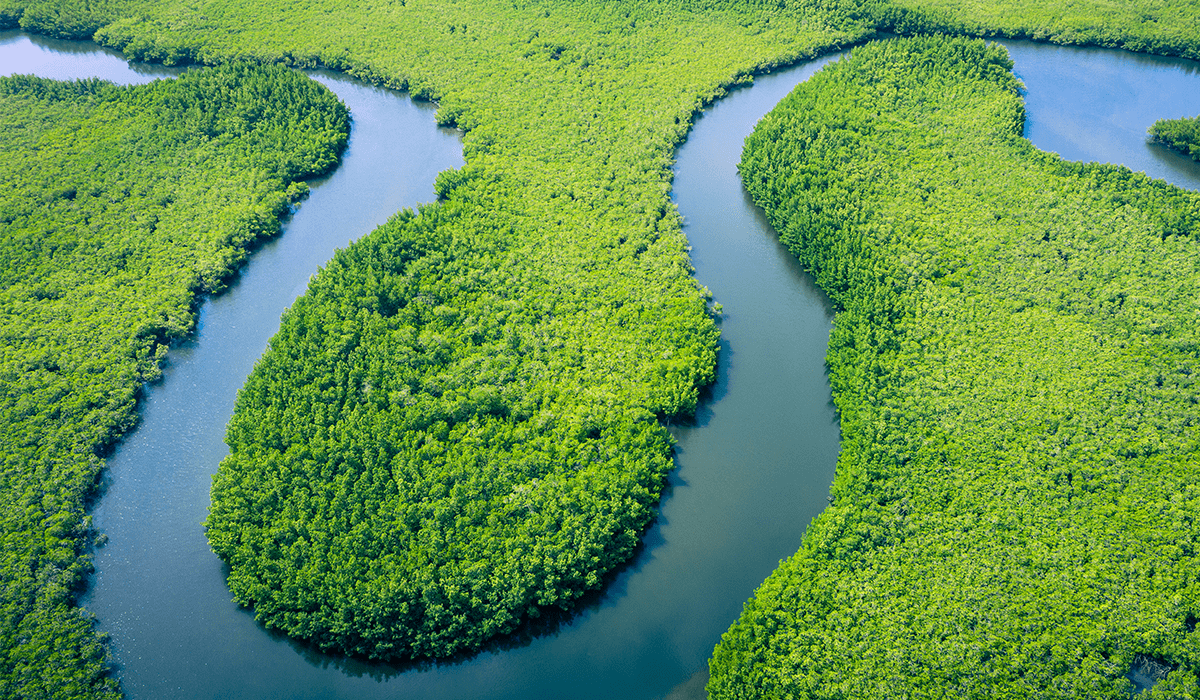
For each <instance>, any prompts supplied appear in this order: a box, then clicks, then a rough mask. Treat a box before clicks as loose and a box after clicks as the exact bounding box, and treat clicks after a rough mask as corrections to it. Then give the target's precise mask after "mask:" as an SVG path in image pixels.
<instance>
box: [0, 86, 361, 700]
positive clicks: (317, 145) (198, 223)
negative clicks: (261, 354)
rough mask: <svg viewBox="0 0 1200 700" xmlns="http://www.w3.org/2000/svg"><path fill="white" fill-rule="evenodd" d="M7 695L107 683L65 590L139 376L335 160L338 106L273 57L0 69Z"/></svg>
mask: <svg viewBox="0 0 1200 700" xmlns="http://www.w3.org/2000/svg"><path fill="white" fill-rule="evenodd" d="M0 134H3V138H0V183H2V184H0V231H2V236H0V259H2V261H3V263H2V264H0V329H2V333H3V335H2V336H0V337H2V343H0V348H2V349H3V350H2V352H3V355H2V356H3V364H2V365H0V387H3V398H2V399H0V435H2V436H3V444H4V454H3V459H4V471H3V477H2V479H3V481H2V484H0V513H2V517H3V533H2V536H3V539H4V547H3V552H2V553H0V557H2V560H0V562H2V563H0V581H2V586H0V590H2V591H3V593H0V615H2V617H0V619H2V620H3V629H2V631H0V659H3V660H2V662H0V695H2V696H4V697H12V698H17V697H115V696H116V695H118V692H117V684H116V681H115V679H113V678H111V677H109V675H108V668H107V663H106V656H107V654H106V652H105V650H104V648H103V646H102V644H101V643H100V641H99V640H98V639H97V638H96V636H95V634H94V632H93V628H92V625H93V622H92V619H91V618H90V616H88V615H86V614H82V615H81V614H80V612H81V611H80V610H79V609H78V608H76V607H75V603H74V598H75V595H76V594H77V593H78V592H79V590H81V588H82V586H83V585H84V584H85V582H86V579H87V575H88V573H89V572H90V567H91V565H90V559H89V556H88V550H89V547H90V542H91V537H93V536H94V535H95V533H94V532H91V531H90V519H89V517H88V516H87V515H86V510H87V507H88V502H89V501H88V499H89V498H91V497H92V495H93V493H94V490H95V487H96V482H97V479H98V478H99V474H100V472H101V470H102V469H103V468H104V460H103V456H104V454H105V451H106V449H107V448H108V447H109V446H111V445H112V443H113V442H114V441H115V440H116V439H117V438H119V437H120V436H121V435H122V434H124V433H125V432H126V431H128V430H129V429H130V428H131V427H132V426H133V425H134V424H135V423H136V421H137V414H136V412H135V405H136V401H137V396H138V394H139V392H140V388H141V385H142V383H143V382H146V381H152V380H154V379H155V378H157V377H158V376H159V375H160V368H159V365H160V363H161V362H162V361H163V359H164V357H165V356H166V353H167V348H168V346H169V345H170V344H171V343H173V342H176V341H178V340H180V339H182V338H183V337H185V336H186V335H187V334H188V333H189V332H190V331H191V329H192V326H193V324H194V320H195V316H194V310H195V305H196V300H197V297H198V295H200V294H204V293H209V292H215V291H217V290H219V289H220V288H221V287H222V285H224V284H225V281H226V280H227V278H228V277H229V275H230V274H232V273H233V272H234V271H235V270H236V269H237V266H238V264H239V262H240V261H241V260H243V259H244V258H245V256H246V255H247V253H248V252H249V250H250V248H251V247H252V246H253V245H254V244H255V243H257V242H258V241H260V240H261V239H263V238H264V237H267V236H271V235H274V234H275V233H277V232H278V230H279V219H280V216H281V215H284V214H285V213H286V212H287V211H288V209H289V207H290V206H291V205H292V203H293V202H295V201H297V200H298V199H299V198H301V197H302V196H303V194H304V193H305V191H306V187H305V185H304V183H303V182H302V181H301V180H302V179H303V178H307V177H311V176H313V175H315V174H318V173H321V172H324V171H326V170H328V169H329V168H331V167H332V166H333V165H334V164H335V163H336V162H337V159H338V155H339V154H340V153H341V149H342V147H343V146H344V145H345V143H346V138H347V136H348V134H349V118H348V114H347V112H346V109H345V107H343V106H342V105H341V103H340V102H338V101H337V99H336V98H335V97H334V96H333V95H332V94H331V93H330V92H329V91H328V90H326V89H325V88H324V87H322V86H321V85H319V84H317V83H315V82H313V81H311V80H309V79H308V78H307V77H305V76H303V75H301V74H299V73H296V72H295V71H291V70H287V69H284V68H281V67H262V66H249V65H245V64H239V65H229V66H222V67H217V68H208V69H204V70H198V71H192V72H189V73H187V74H186V75H184V76H183V77H181V78H179V79H177V80H169V81H159V82H156V83H153V84H151V85H147V86H142V87H118V86H115V85H112V84H111V83H105V82H101V81H98V80H88V81H78V82H55V81H50V80H42V79H38V78H31V77H27V76H15V77H11V78H0Z"/></svg>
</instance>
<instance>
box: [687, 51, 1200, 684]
mask: <svg viewBox="0 0 1200 700" xmlns="http://www.w3.org/2000/svg"><path fill="white" fill-rule="evenodd" d="M1011 68H1012V63H1011V62H1010V61H1009V60H1008V57H1007V54H1006V53H1005V51H1004V49H1003V48H1000V47H994V46H993V47H988V46H985V45H984V43H983V42H982V41H980V40H968V39H957V38H943V37H924V38H917V39H907V40H896V41H889V42H881V43H871V44H868V45H866V46H863V47H860V48H857V49H855V50H854V51H853V53H852V54H851V58H850V59H848V60H844V61H841V62H839V63H837V64H835V65H833V66H830V67H829V68H828V69H826V70H824V71H822V72H821V73H819V74H818V75H816V76H815V77H813V79H812V80H810V81H808V82H807V83H804V84H802V85H801V86H799V87H798V88H797V89H796V90H795V91H794V92H793V93H792V94H791V95H789V96H788V98H786V99H785V100H784V101H783V102H782V103H780V105H779V106H778V107H776V108H775V109H774V110H773V111H772V112H771V114H770V115H768V116H767V117H766V118H764V119H763V121H762V122H760V123H759V126H758V128H757V129H756V130H755V132H754V134H753V135H752V136H751V137H750V138H749V139H747V141H746V147H745V152H744V155H743V160H742V163H741V166H740V167H741V172H742V176H743V181H744V182H745V184H746V187H747V189H748V190H749V191H750V193H751V194H752V196H753V197H754V199H755V201H756V202H758V203H759V204H760V205H761V206H762V207H763V208H764V210H765V211H766V212H767V215H768V216H769V217H770V219H771V222H772V224H773V226H774V227H775V229H776V230H777V231H779V233H780V236H781V238H782V239H783V240H784V241H785V242H786V244H787V245H788V247H789V248H790V249H791V250H792V251H793V252H794V253H795V254H796V255H797V256H798V257H799V258H800V259H801V260H802V261H803V262H804V264H805V266H806V267H807V268H808V269H810V270H812V272H813V274H814V276H815V277H816V279H817V282H818V284H819V285H820V286H821V287H822V288H823V289H825V290H826V291H827V292H828V293H829V295H830V298H831V299H832V300H833V302H834V304H835V305H836V306H837V309H838V314H837V322H836V325H835V329H834V332H833V335H832V337H831V339H830V343H829V354H828V363H829V369H830V383H831V385H832V389H833V398H834V401H835V403H836V404H837V406H838V410H839V412H840V416H841V430H842V453H841V456H840V457H839V461H838V471H837V478H836V479H835V481H834V485H833V489H832V503H831V505H830V506H829V508H828V509H827V510H826V511H825V512H824V513H823V514H822V515H821V516H820V517H819V518H818V519H817V520H816V521H815V522H814V523H813V524H812V525H811V526H810V527H809V530H808V532H807V533H806V536H805V540H804V546H803V547H802V548H801V550H800V551H799V552H798V553H797V554H796V555H795V556H794V557H792V558H791V559H789V560H788V561H787V562H785V563H784V564H782V565H781V566H780V568H779V569H778V570H776V572H775V573H774V574H773V575H772V576H771V577H770V578H769V579H768V580H767V581H766V583H764V584H763V586H762V588H761V589H759V591H758V592H757V594H756V595H755V597H754V598H753V599H752V600H751V601H750V602H749V603H748V604H747V606H746V608H745V611H744V612H743V615H742V618H741V620H740V621H739V622H738V623H737V624H735V625H734V626H733V628H732V629H731V630H730V631H729V632H728V633H727V634H726V635H725V637H724V638H723V640H722V642H721V644H720V646H719V647H718V648H717V651H716V653H715V655H714V658H713V661H712V663H711V669H712V680H711V682H710V685H709V691H710V697H714V698H734V697H745V696H746V688H755V689H756V692H757V693H758V694H759V695H760V696H761V697H831V696H835V695H836V696H844V697H879V698H885V697H898V696H908V697H927V696H935V695H940V694H943V693H955V694H959V695H962V696H964V697H979V696H985V695H986V696H989V697H1029V696H1036V695H1039V694H1044V696H1046V697H1064V698H1065V697H1088V698H1123V697H1127V696H1128V693H1129V689H1130V687H1131V686H1130V684H1129V681H1127V680H1126V679H1125V677H1124V676H1123V674H1124V673H1125V672H1126V671H1127V669H1129V668H1130V666H1131V665H1132V664H1133V663H1134V661H1135V658H1137V657H1139V656H1145V657H1151V658H1154V659H1157V660H1160V661H1161V662H1163V663H1165V664H1166V666H1167V667H1169V668H1170V669H1173V670H1172V671H1171V673H1170V675H1168V676H1167V677H1166V678H1165V679H1164V680H1163V681H1161V682H1160V683H1159V684H1158V685H1156V686H1155V689H1154V694H1153V697H1179V698H1181V697H1191V696H1192V695H1193V694H1195V693H1196V692H1197V688H1198V686H1197V672H1198V671H1200V665H1198V661H1200V639H1198V638H1197V635H1196V634H1195V633H1194V628H1195V623H1196V620H1197V619H1198V618H1200V595H1198V594H1200V589H1198V588H1197V583H1196V578H1195V564H1196V559H1195V551H1194V548H1195V544H1196V541H1197V538H1198V537H1200V527H1198V525H1197V523H1198V522H1200V500H1197V499H1198V498H1200V472H1197V465H1198V464H1200V413H1197V411H1196V402H1197V384H1196V377H1197V375H1198V374H1200V358H1198V357H1197V353H1196V348H1197V347H1200V329H1198V327H1197V324H1196V310H1197V308H1198V305H1200V243H1198V241H1197V238H1196V234H1197V233H1198V232H1200V194H1197V193H1195V192H1188V191H1186V190H1180V189H1177V188H1175V187H1173V186H1170V185H1167V184H1165V183H1163V182H1161V181H1157V180H1151V179H1149V178H1147V177H1146V176H1145V175H1142V174H1140V173H1133V172H1130V171H1129V170H1128V169H1126V168H1122V167H1119V166H1112V165H1098V164H1094V163H1093V164H1087V165H1081V164H1076V163H1069V162H1064V161H1062V160H1060V159H1059V158H1058V157H1057V156H1055V155H1053V154H1047V153H1044V152H1041V151H1038V150H1037V149H1036V148H1034V147H1033V146H1032V145H1031V144H1030V143H1029V142H1028V141H1027V140H1026V139H1024V138H1023V137H1022V127H1023V124H1024V110H1023V106H1022V102H1021V98H1020V90H1019V84H1018V82H1017V80H1016V79H1015V78H1014V77H1013V75H1012V74H1011V72H1010V69H1011Z"/></svg>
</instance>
